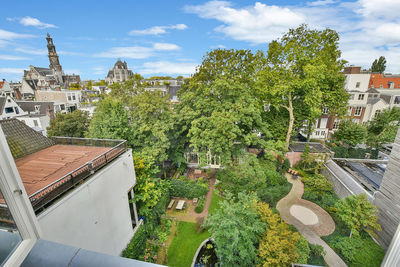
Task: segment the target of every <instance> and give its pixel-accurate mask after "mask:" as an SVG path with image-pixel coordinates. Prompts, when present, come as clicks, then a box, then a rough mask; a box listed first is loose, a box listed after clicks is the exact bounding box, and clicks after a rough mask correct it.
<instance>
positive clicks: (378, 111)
mask: <svg viewBox="0 0 400 267" xmlns="http://www.w3.org/2000/svg"><path fill="white" fill-rule="evenodd" d="M379 113H381V110H379V109H378V110H377V111H375V115H374V117H375V118H376V117H377V116H378V115H379Z"/></svg>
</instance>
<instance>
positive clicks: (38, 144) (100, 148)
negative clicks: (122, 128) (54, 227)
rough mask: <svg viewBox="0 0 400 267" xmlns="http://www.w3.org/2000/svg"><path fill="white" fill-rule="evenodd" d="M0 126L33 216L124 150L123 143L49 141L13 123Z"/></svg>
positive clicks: (108, 141)
mask: <svg viewBox="0 0 400 267" xmlns="http://www.w3.org/2000/svg"><path fill="white" fill-rule="evenodd" d="M0 124H1V126H2V128H3V131H4V133H5V135H6V139H7V142H8V144H9V146H10V150H11V152H12V154H13V157H14V159H15V163H16V166H17V169H18V172H19V173H20V176H21V179H22V182H23V184H24V186H25V190H26V192H27V194H28V196H29V199H30V201H31V203H32V206H33V209H34V210H35V212H36V213H39V212H40V211H42V210H43V209H44V208H46V207H47V206H49V205H51V203H53V202H54V201H55V200H57V199H58V198H59V197H61V196H62V195H64V194H65V193H67V192H68V191H70V190H72V189H73V188H75V187H76V186H77V185H79V184H81V183H83V182H84V181H85V180H86V179H87V178H89V177H90V176H91V175H93V174H94V173H95V172H96V171H98V170H99V169H101V168H102V167H104V166H105V165H107V164H108V163H109V162H111V161H112V160H114V159H115V158H117V157H118V156H119V155H121V154H123V153H124V152H126V150H127V148H126V141H124V140H110V139H88V138H75V137H52V138H50V139H49V138H46V137H44V136H43V135H41V134H39V133H36V132H35V131H34V130H32V129H30V128H29V127H27V126H26V125H25V124H23V123H21V122H19V121H17V120H7V121H3V122H0ZM2 202H3V199H1V200H0V203H2Z"/></svg>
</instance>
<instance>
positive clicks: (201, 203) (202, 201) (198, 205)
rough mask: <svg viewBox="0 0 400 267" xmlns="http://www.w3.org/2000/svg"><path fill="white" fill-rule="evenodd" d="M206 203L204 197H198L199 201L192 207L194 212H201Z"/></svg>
mask: <svg viewBox="0 0 400 267" xmlns="http://www.w3.org/2000/svg"><path fill="white" fill-rule="evenodd" d="M205 204H206V198H205V197H204V196H203V197H201V198H200V199H199V203H197V206H196V208H194V211H195V212H196V213H202V212H203V210H204V206H205Z"/></svg>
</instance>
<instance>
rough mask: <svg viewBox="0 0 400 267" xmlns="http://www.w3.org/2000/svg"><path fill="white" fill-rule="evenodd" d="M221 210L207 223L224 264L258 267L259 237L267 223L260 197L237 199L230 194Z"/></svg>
mask: <svg viewBox="0 0 400 267" xmlns="http://www.w3.org/2000/svg"><path fill="white" fill-rule="evenodd" d="M220 207H221V208H220V209H218V211H217V213H216V214H213V215H211V216H209V217H208V218H207V220H206V222H205V225H207V226H209V227H210V228H209V232H210V233H211V236H212V237H213V238H214V242H215V245H216V246H215V247H216V248H215V251H216V253H217V256H218V258H219V259H220V265H221V266H254V265H255V261H256V254H257V249H256V245H257V243H258V239H257V236H258V235H260V234H262V233H263V232H264V231H265V224H264V223H263V222H261V220H260V218H259V215H258V214H257V200H256V196H255V195H254V194H244V193H240V194H239V195H238V198H237V199H235V198H233V197H232V195H231V194H227V197H226V200H225V201H223V202H221V204H220Z"/></svg>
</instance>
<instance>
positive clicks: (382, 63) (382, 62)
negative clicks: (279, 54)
mask: <svg viewBox="0 0 400 267" xmlns="http://www.w3.org/2000/svg"><path fill="white" fill-rule="evenodd" d="M385 69H386V58H385V57H384V56H380V57H379V59H375V60H374V62H373V63H372V66H371V72H378V73H383V72H384V71H385Z"/></svg>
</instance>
